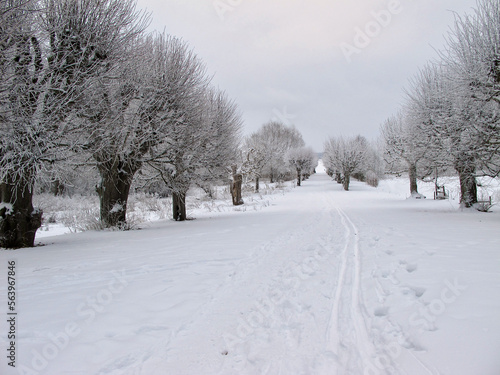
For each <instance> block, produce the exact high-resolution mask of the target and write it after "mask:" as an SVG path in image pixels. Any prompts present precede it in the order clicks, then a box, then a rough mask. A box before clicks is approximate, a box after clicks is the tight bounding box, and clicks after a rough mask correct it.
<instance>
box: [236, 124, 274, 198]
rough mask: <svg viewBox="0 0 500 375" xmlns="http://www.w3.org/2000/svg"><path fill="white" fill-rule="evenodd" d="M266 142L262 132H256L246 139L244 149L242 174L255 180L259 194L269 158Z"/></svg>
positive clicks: (256, 190)
mask: <svg viewBox="0 0 500 375" xmlns="http://www.w3.org/2000/svg"><path fill="white" fill-rule="evenodd" d="M264 145H265V142H264V140H263V137H262V134H261V133H260V132H254V133H252V134H250V135H249V136H248V137H246V138H245V140H244V143H243V149H242V157H243V160H242V167H241V171H242V174H243V175H245V176H247V177H249V178H252V179H254V180H255V192H257V193H258V192H259V188H260V185H259V182H260V178H261V177H262V175H263V173H264V167H265V166H266V164H267V162H268V157H267V154H266V152H265V148H264Z"/></svg>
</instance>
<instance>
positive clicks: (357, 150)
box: [323, 135, 368, 190]
mask: <svg viewBox="0 0 500 375" xmlns="http://www.w3.org/2000/svg"><path fill="white" fill-rule="evenodd" d="M367 148H368V141H367V140H366V139H365V138H364V137H362V136H359V135H358V136H356V137H352V138H347V139H345V138H343V137H338V138H330V139H329V140H328V141H327V142H326V143H325V152H324V155H323V161H324V164H325V166H326V167H327V168H328V169H331V170H332V171H335V173H341V174H342V184H343V187H344V190H349V185H350V181H351V176H352V174H353V173H355V172H356V171H358V170H360V168H362V167H363V165H364V163H365V161H366V151H367Z"/></svg>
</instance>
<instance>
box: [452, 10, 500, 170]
mask: <svg viewBox="0 0 500 375" xmlns="http://www.w3.org/2000/svg"><path fill="white" fill-rule="evenodd" d="M499 29H500V3H499V2H498V0H479V1H478V2H477V7H476V9H475V10H474V12H473V13H472V14H470V15H465V16H463V17H460V16H457V17H456V19H455V25H454V27H453V28H452V30H451V31H450V34H449V38H448V43H447V48H446V50H445V52H444V53H442V58H443V61H444V62H445V64H446V65H447V66H448V70H449V74H448V79H450V80H451V81H452V82H453V84H454V85H455V87H459V89H457V96H460V97H461V102H462V103H467V108H466V109H467V111H468V114H467V115H468V117H469V118H468V120H469V121H470V122H471V123H470V124H469V126H468V127H469V128H470V132H471V133H472V132H473V133H474V137H475V138H476V139H477V143H476V144H475V145H474V151H475V153H476V157H475V159H476V164H477V165H476V167H477V169H478V170H480V171H481V173H484V174H487V175H490V176H493V177H495V176H498V174H499V172H500V152H499V151H500V127H499V124H500V115H499V109H500V47H499V46H500V34H499V32H498V30H499ZM462 105H463V104H462Z"/></svg>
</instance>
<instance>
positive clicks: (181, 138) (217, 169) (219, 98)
mask: <svg viewBox="0 0 500 375" xmlns="http://www.w3.org/2000/svg"><path fill="white" fill-rule="evenodd" d="M192 90H193V92H192V94H193V96H192V97H186V98H185V100H179V101H178V103H177V104H178V107H177V108H178V110H179V111H180V113H182V116H181V118H182V121H179V122H178V123H177V124H176V125H175V127H173V128H171V129H170V130H169V132H167V134H166V136H165V139H166V140H167V142H165V143H162V144H159V145H158V147H155V148H154V153H153V155H156V156H155V157H154V158H152V159H150V160H149V161H148V162H147V164H148V167H149V168H148V169H149V173H148V175H149V176H150V178H153V179H156V178H161V179H162V180H163V181H164V182H165V184H166V185H167V187H168V188H169V190H170V191H171V192H172V196H173V218H174V220H176V221H184V220H186V194H187V191H188V189H189V188H190V187H191V186H193V185H198V186H203V185H207V184H210V183H213V182H215V181H218V180H221V179H227V177H228V176H229V175H230V174H231V166H232V165H233V164H234V163H235V160H236V158H237V156H238V146H239V143H240V133H241V124H242V122H241V118H240V115H239V113H238V110H237V106H236V104H235V103H234V102H232V101H230V100H229V99H228V98H227V95H226V94H225V93H224V92H222V91H220V90H216V89H213V88H208V87H205V86H200V87H196V86H193V87H192ZM179 99H182V98H179Z"/></svg>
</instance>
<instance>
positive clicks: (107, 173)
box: [96, 162, 138, 228]
mask: <svg viewBox="0 0 500 375" xmlns="http://www.w3.org/2000/svg"><path fill="white" fill-rule="evenodd" d="M137 170H138V168H137V167H132V166H131V165H130V164H129V163H126V162H116V163H112V162H110V163H104V164H102V165H100V166H99V173H100V175H101V183H100V185H99V186H98V187H97V189H96V190H97V193H98V194H99V201H100V218H101V222H102V223H103V224H104V226H105V227H106V228H111V227H119V226H122V225H124V224H125V223H126V222H127V202H128V196H129V193H130V187H131V186H132V180H133V179H134V174H135V172H136V171H137Z"/></svg>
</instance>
